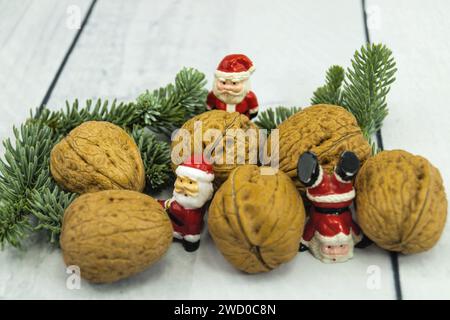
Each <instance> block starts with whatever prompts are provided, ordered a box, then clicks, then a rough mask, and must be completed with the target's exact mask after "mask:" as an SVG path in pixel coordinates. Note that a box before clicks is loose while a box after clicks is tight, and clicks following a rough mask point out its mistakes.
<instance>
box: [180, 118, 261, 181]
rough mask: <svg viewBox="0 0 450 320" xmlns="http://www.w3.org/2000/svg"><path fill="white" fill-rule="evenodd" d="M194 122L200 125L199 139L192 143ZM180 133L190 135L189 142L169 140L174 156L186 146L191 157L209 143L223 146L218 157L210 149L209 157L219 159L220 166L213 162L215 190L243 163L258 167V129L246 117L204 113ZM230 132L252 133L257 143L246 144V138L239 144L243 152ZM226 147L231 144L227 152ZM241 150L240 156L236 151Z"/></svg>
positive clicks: (190, 121)
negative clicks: (212, 132) (213, 133)
mask: <svg viewBox="0 0 450 320" xmlns="http://www.w3.org/2000/svg"><path fill="white" fill-rule="evenodd" d="M196 122H198V123H201V126H202V130H201V133H202V139H194V138H195V135H194V125H195V123H196ZM181 129H184V130H187V132H189V134H190V139H185V140H181V139H180V137H181V136H180V135H179V134H177V136H176V137H175V138H174V139H172V140H173V141H172V153H173V152H174V148H177V149H178V148H180V147H182V146H184V147H186V146H187V145H190V150H191V154H194V153H198V152H195V151H196V150H199V151H200V152H203V151H204V150H205V148H206V147H207V145H211V143H212V145H214V146H217V145H219V146H223V153H218V154H217V155H216V153H215V150H214V149H212V152H211V153H210V154H211V155H212V156H213V157H217V158H218V159H222V163H217V162H215V161H212V162H215V163H213V170H214V176H215V179H214V183H215V185H216V186H219V185H220V184H222V183H223V182H224V181H225V180H226V178H227V177H228V175H229V173H230V172H231V171H232V170H233V169H234V168H236V167H237V166H239V165H242V164H244V163H251V164H256V163H257V157H258V141H259V137H258V134H259V130H258V127H257V126H256V125H255V124H254V123H253V122H251V121H250V120H249V119H248V117H247V116H245V115H243V114H240V113H239V112H226V111H223V110H212V111H207V112H204V113H202V114H200V115H197V116H195V117H193V118H192V119H190V120H188V121H187V122H186V123H184V124H183V126H182V127H181ZM208 129H216V130H218V131H217V132H218V133H220V134H221V136H220V137H216V136H212V137H208V136H207V135H205V132H206V131H207V130H208ZM233 129H234V130H239V129H242V130H243V131H244V132H250V131H247V129H253V130H254V133H255V136H256V142H254V143H249V142H250V139H249V138H246V139H245V141H244V143H243V144H242V145H243V146H244V149H242V148H241V147H240V145H239V144H238V142H237V141H238V139H237V138H236V135H233ZM198 132H200V130H198ZM194 141H195V142H196V144H197V146H194ZM228 143H230V144H231V143H232V146H233V148H226V146H227V144H228ZM241 149H242V150H244V152H243V154H242V153H240V152H238V150H241ZM175 154H176V155H179V156H180V158H184V157H186V155H185V154H184V153H183V152H182V150H181V152H175ZM227 154H228V157H229V159H230V160H231V161H229V162H230V163H227V161H226V158H227ZM252 155H254V156H255V158H254V160H255V161H254V162H251V159H252ZM213 159H214V158H213ZM173 167H174V170H175V169H176V167H177V166H176V165H175V164H174V163H173Z"/></svg>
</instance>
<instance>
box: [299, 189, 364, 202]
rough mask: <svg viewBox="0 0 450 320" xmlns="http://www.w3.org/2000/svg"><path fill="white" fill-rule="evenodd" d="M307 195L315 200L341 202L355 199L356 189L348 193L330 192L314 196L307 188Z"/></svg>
mask: <svg viewBox="0 0 450 320" xmlns="http://www.w3.org/2000/svg"><path fill="white" fill-rule="evenodd" d="M306 196H307V197H308V199H309V200H311V201H314V202H322V203H339V202H345V201H350V200H353V199H354V198H355V190H354V189H352V190H351V191H349V192H346V193H339V194H329V195H326V196H313V195H311V194H310V193H309V191H308V190H306Z"/></svg>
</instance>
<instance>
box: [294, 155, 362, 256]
mask: <svg viewBox="0 0 450 320" xmlns="http://www.w3.org/2000/svg"><path fill="white" fill-rule="evenodd" d="M358 170H359V160H358V158H357V157H356V155H355V154H354V153H353V152H351V151H345V152H343V153H342V154H341V157H340V160H339V162H338V165H337V166H336V168H335V170H334V172H333V173H332V174H328V173H326V172H324V171H323V169H322V167H321V166H320V164H319V161H318V159H317V157H316V155H315V154H314V153H312V152H305V153H303V154H302V155H301V156H300V158H299V160H298V166H297V174H298V179H299V180H300V182H301V183H302V184H303V185H304V186H305V187H306V196H307V197H308V199H309V200H310V201H311V203H312V208H311V212H310V217H309V220H308V222H307V223H306V226H305V230H304V232H303V237H302V240H301V247H300V251H303V250H306V249H309V250H310V251H311V253H312V254H313V256H314V257H316V258H317V259H319V260H321V261H322V262H327V263H333V262H344V261H347V260H348V259H351V258H352V257H353V248H354V246H355V245H356V244H357V243H358V242H359V241H361V239H362V233H361V231H360V228H359V227H358V225H357V224H356V223H355V222H354V221H353V219H352V214H351V211H350V208H349V206H350V205H351V204H352V201H353V198H354V197H355V189H354V188H353V183H352V179H353V178H354V177H355V175H356V173H357V172H358Z"/></svg>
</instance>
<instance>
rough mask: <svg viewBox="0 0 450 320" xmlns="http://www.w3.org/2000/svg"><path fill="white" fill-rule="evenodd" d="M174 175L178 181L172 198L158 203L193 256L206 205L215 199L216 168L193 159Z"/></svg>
mask: <svg viewBox="0 0 450 320" xmlns="http://www.w3.org/2000/svg"><path fill="white" fill-rule="evenodd" d="M175 173H176V175H177V179H176V181H175V185H174V191H173V196H172V198H171V199H168V200H159V202H160V203H161V205H162V206H163V207H164V208H165V209H166V212H167V213H168V215H169V217H170V219H171V221H172V226H173V237H174V239H175V240H178V241H181V242H182V243H183V246H184V249H185V250H186V251H189V252H192V251H195V250H197V249H198V247H199V245H200V233H201V231H202V228H203V216H204V214H205V211H206V205H205V204H206V203H207V202H208V201H209V200H210V199H211V197H212V195H213V191H214V189H213V184H212V182H213V180H214V173H213V168H212V165H211V164H210V163H208V162H207V161H205V159H204V158H203V156H191V157H190V158H189V159H187V160H186V161H185V162H184V163H183V164H181V165H179V166H178V168H177V169H176V171H175Z"/></svg>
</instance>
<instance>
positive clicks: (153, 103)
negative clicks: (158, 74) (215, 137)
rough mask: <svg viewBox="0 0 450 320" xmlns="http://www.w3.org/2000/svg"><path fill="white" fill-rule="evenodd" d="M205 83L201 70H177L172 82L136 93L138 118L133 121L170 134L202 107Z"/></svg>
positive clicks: (204, 102) (200, 111) (204, 99)
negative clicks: (138, 120)
mask: <svg viewBox="0 0 450 320" xmlns="http://www.w3.org/2000/svg"><path fill="white" fill-rule="evenodd" d="M205 84H206V80H205V75H204V74H203V73H201V72H199V71H197V70H195V69H187V68H184V69H183V70H181V71H180V72H179V73H178V74H177V76H176V78H175V85H172V84H169V85H168V86H166V87H165V88H160V89H158V90H155V91H153V92H150V91H147V92H145V93H144V94H142V95H140V96H139V98H138V99H137V102H136V104H137V109H138V112H139V113H140V120H141V121H140V122H139V123H137V124H138V125H140V126H142V127H145V126H146V127H149V128H151V130H152V131H155V132H158V133H164V134H165V135H167V136H170V134H171V133H172V131H173V130H174V129H176V128H178V127H180V126H181V125H182V124H183V123H184V122H185V121H186V120H188V119H190V118H192V117H193V116H194V115H197V114H199V113H202V112H204V111H206V95H207V94H208V91H207V90H206V89H205V88H204V87H205Z"/></svg>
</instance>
